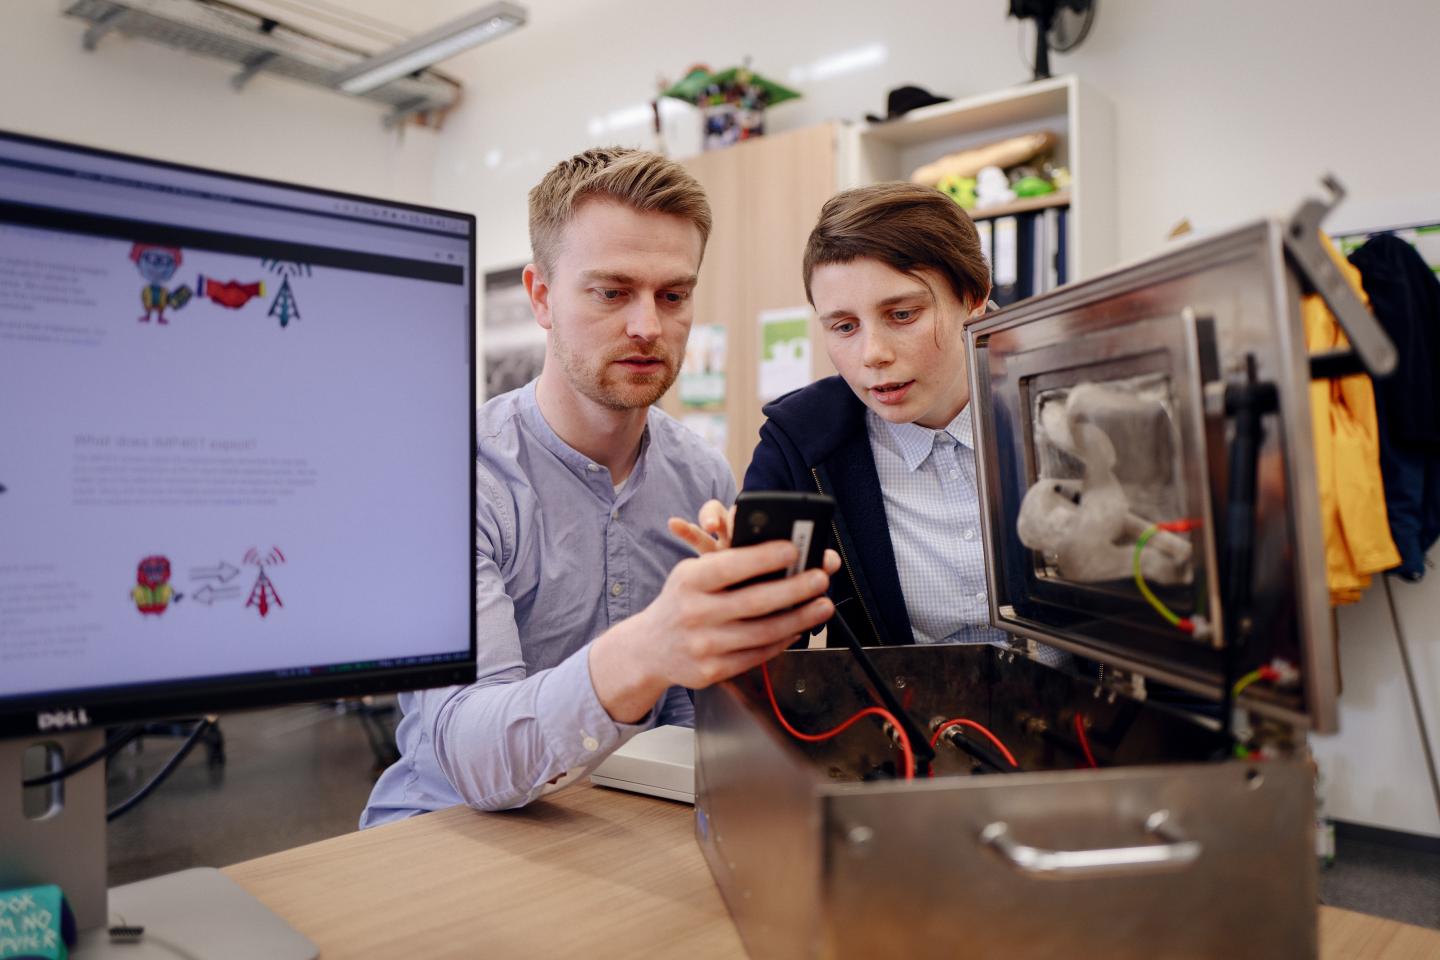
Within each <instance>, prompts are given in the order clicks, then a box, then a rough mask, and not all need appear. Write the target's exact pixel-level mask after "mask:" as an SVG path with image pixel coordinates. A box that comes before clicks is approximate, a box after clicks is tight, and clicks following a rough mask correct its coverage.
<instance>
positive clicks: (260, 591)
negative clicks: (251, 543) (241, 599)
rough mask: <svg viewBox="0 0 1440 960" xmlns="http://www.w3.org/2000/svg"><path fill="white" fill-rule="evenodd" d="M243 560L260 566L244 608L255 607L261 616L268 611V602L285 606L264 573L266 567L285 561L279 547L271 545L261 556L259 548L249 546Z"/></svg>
mask: <svg viewBox="0 0 1440 960" xmlns="http://www.w3.org/2000/svg"><path fill="white" fill-rule="evenodd" d="M245 562H246V563H252V564H254V565H255V566H257V567H259V568H260V575H259V576H258V577H256V578H255V586H253V587H251V588H250V599H248V600H246V601H245V606H246V608H249V607H255V608H256V611H257V612H258V613H259V614H260V616H262V617H263V616H265V615H266V614H268V613H269V612H270V604H272V603H273V604H275V606H277V607H283V606H285V604H284V603H283V602H282V601H281V600H280V594H279V593H277V592H276V590H275V584H273V583H271V582H270V577H269V576H267V575H266V573H265V568H266V567H269V566H273V565H275V564H277V563H284V562H285V554H283V553H281V552H280V548H279V547H271V548H270V552H269V553H267V554H265V555H264V556H261V554H260V551H259V550H256V549H255V548H254V547H251V548H250V549H249V550H246V551H245Z"/></svg>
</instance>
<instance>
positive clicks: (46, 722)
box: [35, 707, 90, 730]
mask: <svg viewBox="0 0 1440 960" xmlns="http://www.w3.org/2000/svg"><path fill="white" fill-rule="evenodd" d="M35 723H36V725H37V726H38V727H39V728H40V729H41V730H70V729H73V728H75V727H88V726H90V716H89V714H87V713H86V712H85V708H84V707H81V708H80V709H79V710H41V711H40V712H39V713H37V714H36V715H35Z"/></svg>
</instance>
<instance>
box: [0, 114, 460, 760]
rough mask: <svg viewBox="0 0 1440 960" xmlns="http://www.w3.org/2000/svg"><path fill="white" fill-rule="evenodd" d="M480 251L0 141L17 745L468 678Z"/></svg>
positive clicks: (303, 205) (369, 206)
mask: <svg viewBox="0 0 1440 960" xmlns="http://www.w3.org/2000/svg"><path fill="white" fill-rule="evenodd" d="M337 162H343V158H337ZM474 235H475V220H474V218H473V217H471V216H468V215H465V214H458V213H450V212H446V211H441V210H433V209H428V208H422V207H415V206H409V205H403V204H397V203H391V202H386V201H379V200H371V199H366V198H362V197H355V196H348V195H342V194H338V193H332V192H327V191H320V190H313V189H306V188H301V187H296V186H290V185H285V184H280V183H274V182H268V181H262V180H257V179H252V178H246V177H238V176H232V175H226V174H221V173H217V172H213V171H206V170H200V169H195V168H190V167H182V166H177V165H173V164H166V163H158V162H154V161H149V160H144V159H141V158H137V157H130V156H123V155H118V154H113V153H106V152H100V151H93V150H87V149H81V148H76V147H72V146H69V145H65V144H60V143H54V142H50V141H44V140H37V139H33V138H29V137H21V136H15V135H8V134H3V133H0V734H24V733H34V732H43V731H46V730H55V731H58V730H62V729H66V728H70V727H75V726H94V725H99V724H105V723H114V722H117V721H122V720H134V719H144V718H149V717H158V716H163V715H174V714H177V713H193V712H202V711H203V712H209V711H212V710H218V709H225V708H233V707H241V706H259V705H264V704H269V703H279V702H285V701H293V700H300V699H319V698H325V697H331V696H341V695H346V694H352V693H364V692H374V691H380V690H387V689H389V690H394V689H413V688H418V687H424V686H436V685H441V684H448V683H456V682H465V681H467V680H469V679H473V677H474V659H475V646H474V644H475V641H474V637H473V626H472V621H473V617H472V616H471V611H472V610H473V602H472V594H473V590H474V576H473V565H474V544H473V540H474V520H473V516H474V513H473V511H474V507H473V503H474V499H473V495H472V491H473V483H474V471H473V462H474V429H473V424H474V408H475V402H474V396H475V394H474V390H475V388H474V383H475V377H474V370H473V357H474V350H473V342H474V326H475V295H474V283H473V276H474Z"/></svg>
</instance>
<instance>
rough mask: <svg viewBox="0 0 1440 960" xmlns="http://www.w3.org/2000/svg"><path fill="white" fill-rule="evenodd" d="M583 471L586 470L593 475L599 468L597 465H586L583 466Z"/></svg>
mask: <svg viewBox="0 0 1440 960" xmlns="http://www.w3.org/2000/svg"><path fill="white" fill-rule="evenodd" d="M585 469H586V470H589V471H590V472H591V473H594V472H595V471H596V470H599V469H600V467H599V465H598V464H594V463H587V464H585Z"/></svg>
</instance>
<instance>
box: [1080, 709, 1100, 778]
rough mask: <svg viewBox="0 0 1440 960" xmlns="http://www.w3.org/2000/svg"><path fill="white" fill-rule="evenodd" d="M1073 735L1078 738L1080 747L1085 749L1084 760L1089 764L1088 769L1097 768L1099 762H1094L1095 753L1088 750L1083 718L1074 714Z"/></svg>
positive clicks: (1088, 742) (1087, 738)
mask: <svg viewBox="0 0 1440 960" xmlns="http://www.w3.org/2000/svg"><path fill="white" fill-rule="evenodd" d="M1075 736H1077V737H1079V738H1080V747H1081V749H1083V750H1084V751H1085V760H1086V761H1087V762H1088V763H1089V764H1090V769H1091V770H1094V769H1097V768H1098V767H1099V766H1100V764H1098V763H1096V762H1095V754H1093V753H1091V752H1090V738H1089V737H1087V736H1085V718H1084V717H1082V716H1080V714H1078V713H1077V714H1075Z"/></svg>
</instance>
